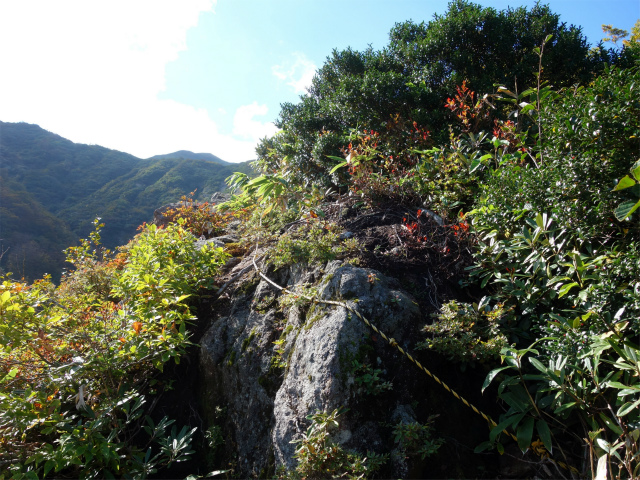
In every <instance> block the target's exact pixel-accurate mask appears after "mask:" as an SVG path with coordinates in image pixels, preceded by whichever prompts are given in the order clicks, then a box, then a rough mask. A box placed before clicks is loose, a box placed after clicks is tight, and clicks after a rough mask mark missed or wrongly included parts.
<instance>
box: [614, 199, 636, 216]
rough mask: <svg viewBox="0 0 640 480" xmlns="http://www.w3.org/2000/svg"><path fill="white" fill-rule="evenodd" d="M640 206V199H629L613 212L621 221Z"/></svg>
mask: <svg viewBox="0 0 640 480" xmlns="http://www.w3.org/2000/svg"><path fill="white" fill-rule="evenodd" d="M638 207H640V200H638V201H637V202H635V203H634V201H633V200H627V201H626V202H622V203H621V204H620V205H618V208H616V209H615V210H614V211H613V213H614V215H615V216H616V218H617V219H618V220H619V221H622V220H624V219H625V218H627V217H628V216H630V215H631V214H632V213H633V212H635V211H636V210H637V209H638Z"/></svg>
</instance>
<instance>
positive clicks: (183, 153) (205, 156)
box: [147, 150, 233, 165]
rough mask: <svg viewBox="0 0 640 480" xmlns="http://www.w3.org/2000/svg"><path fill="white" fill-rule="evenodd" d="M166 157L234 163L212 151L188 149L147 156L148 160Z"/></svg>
mask: <svg viewBox="0 0 640 480" xmlns="http://www.w3.org/2000/svg"><path fill="white" fill-rule="evenodd" d="M166 158H174V159H178V160H205V161H207V162H213V163H219V164H221V165H233V164H232V163H230V162H225V161H224V160H222V159H221V158H220V157H216V156H215V155H212V154H210V153H193V152H190V151H188V150H178V151H177V152H173V153H167V154H165V155H154V156H153V157H149V158H147V160H162V159H166Z"/></svg>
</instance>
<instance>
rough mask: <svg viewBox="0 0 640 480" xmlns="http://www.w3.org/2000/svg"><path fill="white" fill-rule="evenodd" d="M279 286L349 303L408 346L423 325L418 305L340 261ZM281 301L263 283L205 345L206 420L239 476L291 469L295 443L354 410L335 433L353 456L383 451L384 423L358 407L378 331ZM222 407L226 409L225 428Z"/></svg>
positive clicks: (324, 308) (334, 309)
mask: <svg viewBox="0 0 640 480" xmlns="http://www.w3.org/2000/svg"><path fill="white" fill-rule="evenodd" d="M241 267H242V265H238V266H237V267H236V268H241ZM232 273H233V272H232ZM275 277H276V278H275V280H276V281H279V282H281V283H280V285H284V284H287V285H307V287H308V288H313V289H315V291H316V292H317V295H318V297H319V298H322V299H332V300H341V301H344V302H346V303H348V304H349V305H350V306H352V307H353V308H356V309H357V310H358V311H359V312H360V313H361V314H363V315H365V316H367V318H369V319H371V320H372V321H373V322H374V323H375V324H377V325H378V326H379V328H381V329H382V330H383V331H385V332H386V333H387V335H389V336H392V337H393V338H395V340H396V341H398V343H400V344H402V343H403V341H404V340H405V335H406V332H407V329H408V328H409V326H411V325H413V324H415V323H416V320H417V317H418V316H419V311H418V308H417V306H416V304H415V303H414V302H413V300H412V298H411V297H410V296H409V295H408V294H406V293H405V292H403V291H402V290H400V289H398V287H397V284H396V282H395V281H393V280H391V279H388V278H386V277H384V276H383V275H381V274H380V273H379V272H376V271H374V270H370V269H362V268H358V267H354V266H352V265H349V264H343V263H342V262H340V261H333V262H330V263H329V264H328V265H327V266H326V267H325V268H324V269H321V268H316V269H302V268H300V267H298V266H294V267H292V268H290V269H288V270H286V271H280V272H277V275H275ZM279 297H280V292H279V291H278V290H277V289H275V288H274V287H272V286H271V285H269V284H268V283H267V282H266V281H264V280H262V279H260V277H257V276H255V277H254V278H253V280H251V281H249V283H245V285H244V287H242V288H241V291H237V292H236V293H235V294H234V300H233V302H232V304H231V306H230V309H229V312H228V314H227V315H225V316H224V317H222V318H219V319H217V320H216V321H215V322H214V323H213V324H212V326H211V327H210V328H209V330H208V331H207V332H206V334H205V335H204V337H203V338H202V341H201V354H200V362H201V372H202V383H201V384H202V387H203V388H202V390H203V391H202V394H203V398H204V404H205V405H206V406H207V407H208V408H209V407H210V408H209V409H210V412H209V414H208V418H207V421H209V422H210V423H211V422H213V423H215V422H218V423H219V424H220V423H223V424H224V425H223V428H224V431H225V432H228V436H227V441H226V443H225V447H224V448H225V454H226V456H227V457H228V458H235V459H237V460H236V471H235V474H239V475H241V476H256V475H261V474H262V475H264V474H265V472H268V471H269V470H270V469H273V468H274V467H278V466H284V467H285V468H287V469H290V468H293V467H294V466H295V463H296V460H295V458H294V453H295V444H293V443H291V442H292V441H293V440H296V439H299V438H300V437H301V435H302V433H303V432H304V431H305V430H306V429H307V427H308V426H309V421H308V420H307V418H306V417H307V416H308V415H311V414H313V413H315V412H317V411H325V412H329V411H332V410H333V409H335V408H338V407H342V408H351V407H354V408H353V409H352V410H350V411H349V413H347V414H345V415H343V418H342V419H341V423H340V430H339V432H337V433H336V434H335V438H336V439H337V441H339V442H340V443H342V444H343V445H344V446H345V447H346V448H356V449H358V447H363V446H365V445H366V446H368V447H369V448H372V449H375V446H376V443H378V444H380V443H381V442H380V438H382V436H383V434H382V433H381V432H380V429H381V427H380V426H378V425H377V423H376V422H371V421H369V422H367V421H362V416H361V415H359V409H358V408H357V404H358V402H359V401H360V399H361V397H362V395H359V393H361V392H360V391H361V390H362V385H359V384H358V383H357V382H356V378H355V376H356V372H357V369H358V365H361V364H364V362H365V360H366V358H367V357H370V356H371V352H372V351H374V348H373V347H372V342H373V340H374V339H372V336H371V333H372V332H371V331H370V330H369V329H368V327H367V326H366V325H365V324H364V323H363V322H362V321H360V320H359V319H358V318H356V317H355V316H354V315H352V314H351V313H350V312H348V311H347V310H346V309H345V308H343V307H339V306H335V305H323V304H310V303H309V302H307V303H306V304H301V303H299V302H296V299H295V298H287V299H286V302H279V300H283V299H282V298H279ZM283 303H284V304H289V305H288V306H285V307H283V306H282V304H283ZM374 355H375V353H374ZM378 360H379V358H378ZM214 406H218V407H219V408H218V411H219V410H220V407H222V408H223V409H226V412H225V415H224V418H223V419H221V418H219V417H220V416H219V415H218V416H217V417H216V415H215V414H214V413H213V410H212V409H213V408H214ZM356 419H357V421H356ZM378 423H379V422H378ZM356 430H357V431H356ZM360 449H361V450H362V448H360ZM364 451H365V452H366V449H364Z"/></svg>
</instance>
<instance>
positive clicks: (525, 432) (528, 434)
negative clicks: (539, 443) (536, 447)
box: [516, 417, 534, 453]
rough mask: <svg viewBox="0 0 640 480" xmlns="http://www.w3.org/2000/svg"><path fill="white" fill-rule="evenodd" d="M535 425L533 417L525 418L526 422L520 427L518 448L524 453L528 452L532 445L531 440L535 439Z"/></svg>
mask: <svg viewBox="0 0 640 480" xmlns="http://www.w3.org/2000/svg"><path fill="white" fill-rule="evenodd" d="M533 425H534V418H533V417H527V418H525V419H524V421H523V422H522V423H521V424H520V425H518V430H517V431H516V437H518V446H519V447H520V450H522V452H523V453H524V452H526V451H527V450H528V449H529V446H530V445H531V439H532V438H533Z"/></svg>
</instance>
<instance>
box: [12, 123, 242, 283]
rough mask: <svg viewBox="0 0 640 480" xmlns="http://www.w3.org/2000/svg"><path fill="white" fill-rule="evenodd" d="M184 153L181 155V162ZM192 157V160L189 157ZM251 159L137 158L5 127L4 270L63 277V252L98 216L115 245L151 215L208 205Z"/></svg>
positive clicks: (27, 128) (20, 126) (32, 128)
mask: <svg viewBox="0 0 640 480" xmlns="http://www.w3.org/2000/svg"><path fill="white" fill-rule="evenodd" d="M176 155H180V156H181V157H176ZM191 157H193V158H191ZM235 171H241V172H245V173H251V167H250V166H249V163H248V162H245V163H240V164H234V163H228V162H224V161H223V160H221V159H219V158H218V157H216V156H214V155H211V154H194V153H192V152H187V151H180V152H176V153H175V154H169V155H158V156H155V157H151V158H149V159H146V160H144V159H140V158H137V157H135V156H133V155H129V154H127V153H123V152H119V151H116V150H110V149H107V148H104V147H100V146H97V145H82V144H76V143H73V142H71V141H69V140H67V139H65V138H62V137H61V136H59V135H56V134H54V133H51V132H48V131H46V130H44V129H42V128H40V127H39V126H37V125H31V124H27V123H4V122H0V179H1V180H0V198H1V200H2V201H1V202H0V239H1V240H0V244H1V245H2V246H3V248H4V249H5V250H6V249H7V248H8V251H7V253H5V255H4V256H3V257H2V258H0V268H1V269H3V270H5V271H12V272H13V273H14V276H23V275H24V276H25V277H27V278H29V279H34V278H37V277H39V276H41V275H42V274H43V273H45V272H47V273H51V274H53V275H54V278H57V277H59V275H60V272H61V270H62V268H63V264H64V262H63V260H64V259H63V255H62V254H61V250H62V249H63V248H65V247H67V246H69V245H70V242H72V241H74V240H77V239H78V238H83V237H86V236H87V234H88V233H89V232H90V231H91V228H92V225H91V222H92V220H93V219H94V218H96V217H101V218H102V221H103V222H104V223H105V224H106V226H105V228H104V230H103V232H102V240H103V243H104V245H105V246H106V247H108V248H115V247H117V246H119V245H122V244H125V243H127V241H128V240H129V239H130V238H131V237H132V236H133V235H135V232H136V228H137V227H138V225H140V224H141V223H143V222H145V221H149V220H151V218H152V216H153V211H154V210H155V209H156V208H158V207H160V206H162V205H164V204H167V203H171V202H175V201H178V200H179V199H180V197H181V196H182V195H186V194H188V193H189V192H192V191H194V190H196V199H197V200H199V201H206V200H208V199H209V198H210V197H211V194H212V193H214V192H216V191H220V190H224V189H225V187H226V185H225V184H224V179H225V178H226V177H228V176H229V175H231V174H232V173H233V172H235Z"/></svg>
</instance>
